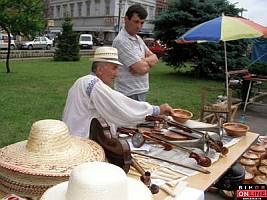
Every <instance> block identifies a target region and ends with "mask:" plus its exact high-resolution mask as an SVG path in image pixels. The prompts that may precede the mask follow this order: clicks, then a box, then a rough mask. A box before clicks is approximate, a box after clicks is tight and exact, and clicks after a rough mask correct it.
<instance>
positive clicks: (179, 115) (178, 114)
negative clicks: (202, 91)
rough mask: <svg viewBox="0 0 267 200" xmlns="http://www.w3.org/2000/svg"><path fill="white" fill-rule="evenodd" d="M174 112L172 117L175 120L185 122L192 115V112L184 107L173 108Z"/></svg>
mask: <svg viewBox="0 0 267 200" xmlns="http://www.w3.org/2000/svg"><path fill="white" fill-rule="evenodd" d="M173 111H174V114H173V115H172V118H173V120H174V121H176V122H180V123H185V122H186V121H187V120H189V119H191V118H192V117H193V114H192V113H191V112H190V111H188V110H184V109H180V108H177V109H173Z"/></svg>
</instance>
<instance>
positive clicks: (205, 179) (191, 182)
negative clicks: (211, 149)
mask: <svg viewBox="0 0 267 200" xmlns="http://www.w3.org/2000/svg"><path fill="white" fill-rule="evenodd" d="M258 136H259V134H256V133H252V132H248V133H247V135H246V136H245V137H243V138H242V139H241V140H240V141H239V142H238V143H237V144H235V145H233V146H231V147H230V148H229V153H228V154H227V156H226V157H223V158H220V159H219V160H218V161H216V162H215V163H213V164H212V165H211V166H210V167H207V168H206V169H207V170H209V171H210V172H211V173H210V174H203V173H199V174H197V175H194V176H191V177H188V178H187V179H186V181H187V182H188V186H189V187H192V188H196V189H199V190H202V191H205V190H206V189H207V188H208V187H210V186H211V185H212V184H214V183H216V182H217V181H218V180H219V178H220V177H221V176H222V175H223V174H224V173H225V172H226V171H227V169H229V168H230V167H231V166H232V165H233V164H234V163H235V162H236V161H237V160H238V159H239V158H240V156H241V155H242V154H243V153H244V152H245V151H246V150H247V149H248V148H249V147H250V145H251V144H252V143H253V142H254V141H255V140H256V139H257V138H258ZM166 196H167V195H166V194H165V193H164V192H163V191H160V193H159V194H157V195H155V197H156V198H155V200H163V199H164V198H165V197H166Z"/></svg>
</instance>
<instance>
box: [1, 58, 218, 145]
mask: <svg viewBox="0 0 267 200" xmlns="http://www.w3.org/2000/svg"><path fill="white" fill-rule="evenodd" d="M0 66H1V68H0V138H1V140H0V147H3V146H6V145H8V144H11V143H15V142H18V141H21V140H25V139H27V137H28V134H29V131H30V127H31V125H32V123H33V122H35V121H37V120H40V119H61V115H62V111H63V108H64V104H65V100H66V96H67V92H68V89H69V88H70V86H71V85H72V83H73V82H74V81H75V80H76V79H77V78H78V77H80V76H83V75H85V74H87V73H88V72H89V71H90V66H91V63H90V62H89V61H88V58H82V59H81V61H80V62H54V61H52V60H50V59H48V60H27V61H11V62H10V66H11V71H12V73H9V74H7V73H5V63H4V62H0ZM150 86H151V89H150V92H149V94H148V98H147V99H148V101H149V102H150V103H151V104H155V105H158V104H161V103H165V102H167V103H169V104H170V105H171V106H172V107H174V108H178V107H182V108H185V109H188V110H190V111H192V112H193V113H194V118H195V119H196V118H198V116H199V111H200V110H199V108H200V89H201V87H203V86H209V87H220V86H223V84H222V83H218V82H214V81H207V80H198V79H193V78H189V77H183V76H181V75H179V74H177V73H175V72H174V71H173V70H172V69H170V68H169V67H167V66H166V65H164V64H163V63H159V64H158V65H157V66H155V67H154V68H153V70H152V71H151V73H150Z"/></svg>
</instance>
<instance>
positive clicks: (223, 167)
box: [0, 132, 259, 200]
mask: <svg viewBox="0 0 267 200" xmlns="http://www.w3.org/2000/svg"><path fill="white" fill-rule="evenodd" d="M258 136H259V134H256V133H252V132H248V133H247V135H246V136H245V137H243V138H242V139H241V140H240V141H239V142H238V143H237V144H235V145H233V146H231V147H230V148H229V153H228V154H227V156H225V157H222V158H220V159H219V160H218V161H216V162H215V163H213V164H212V165H211V166H210V167H207V168H206V169H207V170H209V171H210V172H211V173H210V174H203V173H198V174H197V175H194V176H191V177H188V178H187V179H186V181H187V182H188V186H189V187H192V188H196V189H199V190H202V191H205V190H206V189H207V188H208V187H210V186H211V185H212V184H214V183H216V182H217V181H218V179H219V178H220V177H221V176H222V175H223V174H224V173H225V172H226V171H227V169H229V168H230V167H231V165H233V164H234V163H235V162H236V161H237V160H238V159H239V158H240V156H241V155H242V154H243V153H244V152H245V151H246V150H247V149H248V148H249V147H250V145H251V144H252V143H253V142H254V141H255V140H256V139H257V138H258ZM4 195H5V194H3V193H1V191H0V198H2V197H3V196H4ZM165 197H167V195H166V193H165V192H163V191H161V190H160V192H159V193H158V194H156V195H154V200H164V199H165Z"/></svg>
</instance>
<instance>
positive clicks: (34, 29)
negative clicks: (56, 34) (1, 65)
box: [0, 0, 44, 73]
mask: <svg viewBox="0 0 267 200" xmlns="http://www.w3.org/2000/svg"><path fill="white" fill-rule="evenodd" d="M0 10H1V11H0V27H1V28H2V29H4V30H5V31H6V32H7V34H8V53H7V58H6V69H7V73H9V72H10V68H9V56H10V41H11V37H10V35H11V33H12V34H15V35H21V34H23V35H25V36H29V35H32V36H34V35H35V34H36V33H38V32H39V31H41V30H43V28H44V19H43V1H42V0H0Z"/></svg>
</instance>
